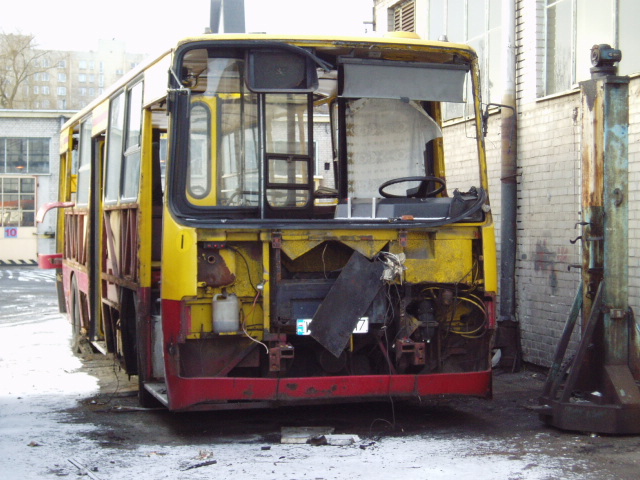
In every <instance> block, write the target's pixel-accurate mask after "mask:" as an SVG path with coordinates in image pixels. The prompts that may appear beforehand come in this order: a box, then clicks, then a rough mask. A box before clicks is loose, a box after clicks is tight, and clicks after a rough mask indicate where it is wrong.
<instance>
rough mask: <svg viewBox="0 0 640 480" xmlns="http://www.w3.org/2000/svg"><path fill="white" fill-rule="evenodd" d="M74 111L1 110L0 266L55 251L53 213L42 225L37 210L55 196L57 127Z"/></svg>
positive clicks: (33, 259) (31, 261)
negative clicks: (38, 222)
mask: <svg viewBox="0 0 640 480" xmlns="http://www.w3.org/2000/svg"><path fill="white" fill-rule="evenodd" d="M72 113H73V112H69V111H27V110H0V228H2V235H1V236H0V265H33V264H36V263H37V258H38V254H39V253H44V254H51V253H55V226H56V212H55V211H52V212H50V213H49V215H47V217H46V219H45V222H43V223H42V224H36V221H35V215H36V212H37V211H38V209H39V208H40V207H41V206H42V205H44V204H46V203H48V202H51V201H55V200H56V199H57V198H58V170H59V153H58V152H59V151H60V146H59V142H60V127H61V126H62V124H63V123H64V122H66V121H67V120H68V119H69V118H70V117H71V114H72Z"/></svg>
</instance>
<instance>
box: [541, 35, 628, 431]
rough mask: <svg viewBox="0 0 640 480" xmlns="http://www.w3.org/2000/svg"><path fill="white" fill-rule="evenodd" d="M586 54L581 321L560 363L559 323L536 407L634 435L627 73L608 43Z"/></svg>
mask: <svg viewBox="0 0 640 480" xmlns="http://www.w3.org/2000/svg"><path fill="white" fill-rule="evenodd" d="M603 55H609V56H608V57H606V59H605V62H604V65H603V64H602V63H600V62H599V61H598V63H595V61H594V59H595V60H598V59H602V58H603ZM591 58H592V61H594V68H592V69H591V72H592V80H590V81H587V82H582V83H581V93H582V107H583V111H582V115H583V122H582V127H583V136H582V139H583V144H582V185H583V189H582V202H583V203H582V209H583V222H581V224H582V226H583V234H582V239H583V243H582V245H583V271H582V275H583V284H584V286H585V294H584V304H583V319H584V325H583V331H582V338H581V340H580V344H579V346H578V350H577V352H576V354H575V358H574V360H573V362H572V363H569V364H568V365H565V366H563V367H560V366H559V365H560V360H561V358H562V357H564V355H565V353H566V345H567V344H568V339H569V337H570V335H571V330H572V328H573V327H572V323H575V321H574V320H572V318H574V317H573V316H572V317H570V320H569V321H568V322H567V325H568V326H571V328H569V329H566V333H563V336H562V338H561V341H560V343H559V347H558V351H557V352H556V361H555V362H554V365H555V367H556V369H555V370H553V371H550V372H549V376H548V378H547V383H546V384H545V389H544V392H543V395H542V397H541V398H540V403H541V407H540V408H539V414H540V417H541V419H542V420H543V421H545V422H546V423H548V424H550V425H553V426H555V427H558V428H561V429H565V430H580V431H588V432H597V433H608V434H638V433H640V389H639V388H638V385H637V384H636V379H635V378H634V376H633V373H632V369H634V370H635V369H637V367H638V366H637V365H634V362H635V360H634V356H633V355H632V354H631V353H632V352H631V349H630V342H631V341H632V339H633V338H634V335H633V333H634V330H635V328H636V326H635V324H634V323H633V315H632V313H631V310H630V309H629V299H628V297H629V295H628V290H629V287H628V278H629V272H628V270H629V266H628V258H629V251H628V250H629V249H628V237H629V227H628V217H629V194H628V163H629V162H628V145H629V138H628V129H629V78H628V77H618V76H616V75H615V67H613V64H614V63H615V62H617V61H619V60H620V52H619V51H618V50H615V49H612V48H611V47H610V46H609V45H597V46H594V48H593V49H592V56H591ZM580 295H582V292H581V291H579V293H578V296H580ZM578 300H579V299H578V298H576V302H575V304H576V305H577V304H578V303H579V302H578ZM573 313H574V312H572V314H573Z"/></svg>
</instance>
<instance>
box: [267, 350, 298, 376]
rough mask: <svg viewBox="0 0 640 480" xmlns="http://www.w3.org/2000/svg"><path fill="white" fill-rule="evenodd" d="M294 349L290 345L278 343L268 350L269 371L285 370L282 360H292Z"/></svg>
mask: <svg viewBox="0 0 640 480" xmlns="http://www.w3.org/2000/svg"><path fill="white" fill-rule="evenodd" d="M293 357H294V348H293V345H291V344H290V343H279V344H277V345H276V346H275V347H271V348H270V349H269V371H270V372H280V371H284V370H286V368H285V365H284V364H283V360H293Z"/></svg>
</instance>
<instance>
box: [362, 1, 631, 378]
mask: <svg viewBox="0 0 640 480" xmlns="http://www.w3.org/2000/svg"><path fill="white" fill-rule="evenodd" d="M513 1H514V3H515V55H516V73H515V92H516V106H517V145H518V147H517V163H518V182H517V183H518V185H517V188H518V190H517V191H518V194H517V212H518V213H517V258H516V277H515V278H516V319H517V321H518V322H519V326H520V331H521V342H522V350H523V357H524V360H525V361H527V362H530V363H533V364H537V365H541V366H549V365H550V364H551V362H552V358H553V354H554V351H555V347H556V345H557V342H558V339H559V337H560V335H561V332H562V330H563V327H564V324H565V322H566V319H567V317H568V314H569V310H570V308H571V304H572V302H573V299H574V297H575V295H576V290H577V288H578V285H579V282H580V278H581V275H580V270H578V269H575V268H571V267H572V266H573V265H575V264H579V263H580V262H581V248H582V245H581V242H580V241H577V242H573V243H572V242H571V240H575V239H576V237H578V236H580V235H581V230H580V228H579V227H577V228H576V224H577V223H578V222H580V221H581V220H582V217H581V190H582V172H581V155H582V151H581V149H582V143H581V142H582V115H583V112H582V103H581V94H580V88H579V82H581V81H585V80H589V78H590V73H589V68H590V66H591V65H590V49H591V46H592V45H595V44H610V45H612V46H613V47H615V48H619V49H621V50H622V61H621V62H620V64H619V70H618V74H619V75H628V76H629V77H630V86H629V185H630V188H629V197H630V198H629V303H630V306H631V307H632V308H633V309H634V310H636V311H638V309H640V249H639V248H638V247H637V245H639V244H640V192H638V190H637V189H636V188H634V187H635V185H636V183H635V181H636V180H638V179H640V56H638V55H637V54H636V52H637V51H638V50H639V49H640V30H638V29H637V28H636V27H635V26H634V21H636V20H635V19H637V18H638V16H639V15H640V3H638V2H637V1H636V0H603V1H600V2H589V1H587V0H513ZM503 3H504V2H503V1H502V0H473V1H471V0H466V1H465V0H401V1H398V0H374V12H375V21H376V23H375V25H376V31H377V32H378V33H384V32H387V31H394V30H407V31H414V32H416V33H417V34H419V35H420V36H421V37H423V38H429V39H432V40H440V39H446V40H448V41H452V42H458V43H467V44H469V45H471V46H473V47H474V48H475V49H476V51H477V52H478V56H479V59H480V64H481V71H482V74H483V86H482V90H483V103H485V104H487V103H490V102H493V103H503V102H501V99H502V94H503V87H504V79H505V78H507V74H506V73H505V71H504V68H503V65H504V64H505V62H504V53H503V51H504V50H505V49H504V42H503V40H502V33H501V28H502V26H503V25H504V24H506V23H505V22H504V17H503V12H504V11H507V10H504V11H503V8H504V5H503ZM491 112H492V114H491V116H490V118H489V131H488V135H487V137H486V138H485V144H486V149H487V156H488V162H489V176H490V179H491V182H490V183H491V184H490V187H491V191H490V195H491V202H492V209H493V212H494V215H495V217H494V218H495V221H496V227H497V232H498V235H497V238H500V235H499V230H500V218H501V215H500V213H501V198H500V192H501V183H500V175H501V165H500V154H501V138H500V113H499V110H494V111H491ZM461 123H462V122H461V120H460V119H451V120H449V121H448V122H447V124H446V126H445V129H444V130H445V136H447V135H450V136H453V137H455V136H456V135H460V134H461V129H460V124H461ZM498 249H500V246H499V245H498Z"/></svg>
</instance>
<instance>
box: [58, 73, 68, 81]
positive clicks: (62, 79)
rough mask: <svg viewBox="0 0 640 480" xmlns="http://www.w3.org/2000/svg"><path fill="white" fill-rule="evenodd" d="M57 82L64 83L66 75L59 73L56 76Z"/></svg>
mask: <svg viewBox="0 0 640 480" xmlns="http://www.w3.org/2000/svg"><path fill="white" fill-rule="evenodd" d="M58 81H59V82H66V81H67V74H66V73H59V74H58Z"/></svg>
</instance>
